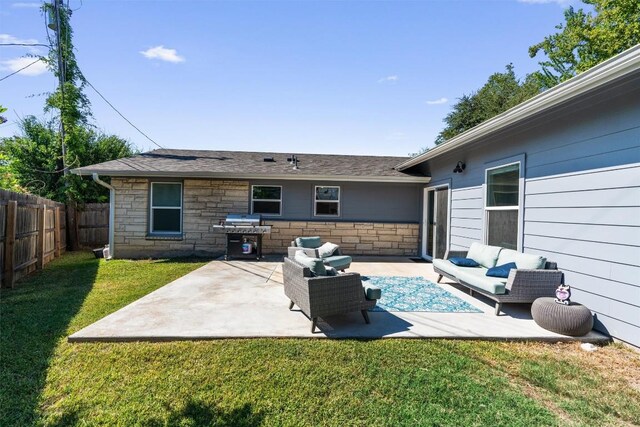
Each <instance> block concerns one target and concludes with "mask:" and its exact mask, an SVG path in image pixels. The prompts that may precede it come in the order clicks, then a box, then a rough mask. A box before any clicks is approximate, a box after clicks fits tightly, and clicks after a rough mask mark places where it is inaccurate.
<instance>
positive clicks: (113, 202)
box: [93, 173, 116, 259]
mask: <svg viewBox="0 0 640 427" xmlns="http://www.w3.org/2000/svg"><path fill="white" fill-rule="evenodd" d="M93 180H94V181H95V182H96V183H97V184H99V185H101V186H103V187H104V188H108V189H109V255H108V257H107V258H106V259H111V258H113V256H114V254H115V247H114V246H113V236H114V231H115V230H114V227H113V224H114V214H115V210H116V209H115V208H116V189H115V188H113V186H112V185H110V184H107V183H106V182H104V181H103V180H101V179H100V177H99V176H98V174H97V173H94V174H93Z"/></svg>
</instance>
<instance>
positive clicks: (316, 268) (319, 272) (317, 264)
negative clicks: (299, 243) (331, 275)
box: [296, 251, 327, 276]
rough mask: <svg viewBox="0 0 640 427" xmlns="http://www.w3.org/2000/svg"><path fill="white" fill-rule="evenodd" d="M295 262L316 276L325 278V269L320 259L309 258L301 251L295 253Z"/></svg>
mask: <svg viewBox="0 0 640 427" xmlns="http://www.w3.org/2000/svg"><path fill="white" fill-rule="evenodd" d="M296 261H297V262H299V263H300V264H302V265H303V266H305V267H307V268H308V269H309V270H310V271H311V273H313V274H315V275H316V276H326V275H327V269H326V268H325V267H324V262H322V260H321V259H320V258H311V257H310V256H308V255H307V254H305V253H304V252H303V251H298V252H296Z"/></svg>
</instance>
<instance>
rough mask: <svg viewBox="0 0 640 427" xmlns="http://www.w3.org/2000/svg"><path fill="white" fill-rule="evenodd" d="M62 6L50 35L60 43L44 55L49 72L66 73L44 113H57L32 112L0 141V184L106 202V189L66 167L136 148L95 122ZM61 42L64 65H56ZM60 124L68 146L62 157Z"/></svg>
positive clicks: (67, 14)
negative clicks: (45, 115) (44, 117)
mask: <svg viewBox="0 0 640 427" xmlns="http://www.w3.org/2000/svg"><path fill="white" fill-rule="evenodd" d="M52 7H53V6H52V5H51V4H49V3H45V4H44V5H43V12H44V13H49V12H50V11H51V12H52V9H51V8H52ZM59 11H60V25H59V26H58V27H59V28H58V31H59V34H53V35H52V38H53V37H55V38H56V39H57V38H58V36H59V42H60V43H59V44H58V43H57V40H56V43H51V44H52V45H55V46H56V47H52V48H51V49H50V50H49V53H48V55H47V56H46V57H41V59H42V60H43V61H44V62H45V63H46V64H47V67H48V69H49V71H51V72H52V73H53V74H54V75H55V76H56V77H60V74H62V77H63V78H62V80H63V84H61V85H58V86H57V88H56V90H55V91H54V92H52V93H51V94H49V96H48V97H47V99H46V103H45V107H44V110H45V112H51V113H58V114H54V116H53V118H52V119H51V120H49V121H46V122H45V121H41V120H38V119H36V118H35V117H33V116H29V117H27V118H25V119H23V120H22V121H21V123H20V129H21V133H20V134H19V135H15V136H13V137H10V138H4V139H2V140H0V185H2V186H3V188H10V189H12V190H16V191H26V192H29V193H32V194H37V195H40V196H43V197H47V198H50V199H53V200H58V201H62V202H66V201H74V202H80V203H83V202H94V201H104V200H106V198H107V194H108V192H107V190H106V189H104V188H103V187H100V186H99V185H97V184H96V183H94V182H93V181H92V180H91V179H90V178H88V177H84V178H82V177H79V176H77V175H73V174H65V173H64V172H65V166H66V169H71V168H75V167H80V166H86V165H90V164H94V163H101V162H105V161H108V160H114V159H118V158H122V157H128V156H131V155H133V154H135V152H136V150H135V148H134V147H132V145H131V144H130V143H129V142H128V141H126V140H123V139H122V138H119V137H117V136H114V135H105V134H103V133H101V132H99V131H97V130H96V129H95V127H94V126H93V125H92V124H91V118H92V115H91V104H90V102H89V99H88V98H87V96H86V95H85V93H84V88H85V85H86V80H85V78H84V76H83V75H82V72H81V71H80V69H79V67H78V64H77V62H76V58H75V54H74V48H73V41H72V39H73V30H72V28H71V25H70V23H69V20H70V17H71V11H70V10H69V9H68V8H67V7H64V6H60V8H59ZM52 41H53V40H52ZM58 46H59V49H60V52H61V54H62V58H63V61H62V64H63V65H62V67H59V64H58V51H57V47H58ZM60 68H62V69H60ZM61 125H64V145H65V147H66V155H65V156H64V159H63V155H62V142H63V139H62V134H61V132H60V129H61ZM63 160H64V161H63Z"/></svg>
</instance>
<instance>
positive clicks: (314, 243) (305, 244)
mask: <svg viewBox="0 0 640 427" xmlns="http://www.w3.org/2000/svg"><path fill="white" fill-rule="evenodd" d="M321 244H322V239H320V237H319V236H313V237H296V246H298V247H301V248H310V249H316V248H319V247H320V245H321Z"/></svg>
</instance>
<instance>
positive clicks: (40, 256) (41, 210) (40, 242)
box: [36, 205, 47, 270]
mask: <svg viewBox="0 0 640 427" xmlns="http://www.w3.org/2000/svg"><path fill="white" fill-rule="evenodd" d="M46 215H47V205H41V206H39V207H38V239H37V240H36V258H37V260H38V261H37V262H36V268H37V269H38V270H42V269H43V268H44V243H45V242H44V237H45V227H46V226H47V221H46V219H45V218H46Z"/></svg>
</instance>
